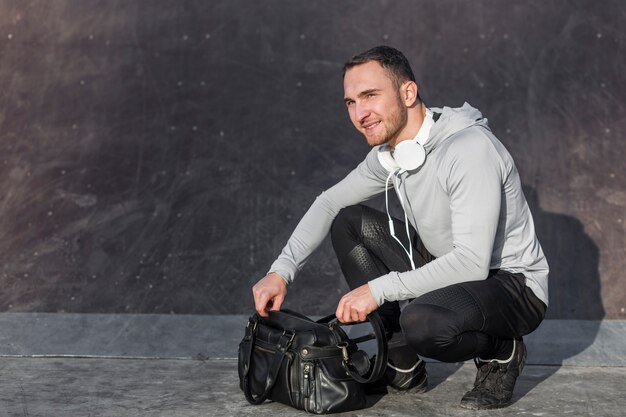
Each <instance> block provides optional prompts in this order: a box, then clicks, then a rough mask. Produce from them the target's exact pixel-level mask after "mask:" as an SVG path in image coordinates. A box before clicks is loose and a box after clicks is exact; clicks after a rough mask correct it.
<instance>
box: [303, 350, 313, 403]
mask: <svg viewBox="0 0 626 417" xmlns="http://www.w3.org/2000/svg"><path fill="white" fill-rule="evenodd" d="M302 379H303V385H304V387H303V390H302V391H303V396H304V401H303V406H304V411H306V412H307V413H310V412H311V410H310V408H311V391H313V393H314V392H315V386H314V379H315V373H314V369H313V363H312V362H305V363H304V366H303V369H302ZM313 406H315V404H313Z"/></svg>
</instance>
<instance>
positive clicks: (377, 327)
mask: <svg viewBox="0 0 626 417" xmlns="http://www.w3.org/2000/svg"><path fill="white" fill-rule="evenodd" d="M365 321H369V322H370V324H371V325H372V329H373V330H374V333H373V334H371V333H370V334H368V335H365V336H361V337H358V338H356V339H350V338H349V337H348V336H347V335H346V333H345V332H344V331H343V330H341V329H340V328H339V326H338V325H337V318H336V317H335V316H334V315H329V316H326V317H324V318H321V319H320V320H318V323H328V324H329V325H330V327H331V329H332V330H333V331H335V334H337V335H338V336H339V339H340V340H341V342H339V344H338V345H337V347H339V348H341V350H342V353H343V363H344V365H345V367H346V370H347V371H348V373H349V374H350V376H351V377H352V378H354V380H355V381H357V382H360V383H362V384H367V383H369V382H374V381H376V380H378V379H380V378H381V377H382V376H383V374H384V372H385V370H386V368H387V354H388V346H387V336H386V333H385V328H384V326H383V322H382V320H381V319H380V316H379V315H378V312H376V311H373V312H371V313H370V314H369V315H368V316H367V318H366V319H365ZM359 323H362V322H359ZM351 324H358V323H348V325H351ZM372 339H376V347H377V353H376V359H375V360H374V365H373V366H369V367H367V368H365V372H363V366H359V365H358V364H357V363H356V360H355V359H356V356H358V355H355V353H352V354H351V353H350V352H349V350H348V347H349V346H350V342H352V343H361V342H365V341H367V340H372ZM358 352H362V351H358ZM363 355H365V353H363ZM366 356H367V355H366ZM368 363H369V359H368Z"/></svg>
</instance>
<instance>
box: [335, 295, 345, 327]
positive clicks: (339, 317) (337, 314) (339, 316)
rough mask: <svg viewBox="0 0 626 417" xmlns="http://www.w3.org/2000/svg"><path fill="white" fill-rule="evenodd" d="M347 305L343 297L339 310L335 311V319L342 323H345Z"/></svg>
mask: <svg viewBox="0 0 626 417" xmlns="http://www.w3.org/2000/svg"><path fill="white" fill-rule="evenodd" d="M344 304H345V301H344V299H343V297H341V299H340V300H339V304H337V310H335V317H337V320H339V321H340V322H342V323H343V306H344Z"/></svg>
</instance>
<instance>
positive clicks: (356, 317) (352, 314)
mask: <svg viewBox="0 0 626 417" xmlns="http://www.w3.org/2000/svg"><path fill="white" fill-rule="evenodd" d="M350 319H351V321H359V312H358V311H357V310H356V309H354V308H353V309H352V310H351V311H350Z"/></svg>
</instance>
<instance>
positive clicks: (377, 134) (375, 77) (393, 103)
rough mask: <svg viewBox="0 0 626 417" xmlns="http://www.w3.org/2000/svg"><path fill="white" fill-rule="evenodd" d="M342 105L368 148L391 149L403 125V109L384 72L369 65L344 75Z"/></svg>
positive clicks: (405, 120) (376, 66) (404, 119)
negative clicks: (386, 146)
mask: <svg viewBox="0 0 626 417" xmlns="http://www.w3.org/2000/svg"><path fill="white" fill-rule="evenodd" d="M343 90H344V101H345V103H346V106H347V107H348V113H349V114H350V120H352V124H354V127H356V129H357V130H358V131H359V132H361V133H363V135H364V136H365V139H366V140H367V143H368V144H369V145H370V146H376V145H382V144H383V143H389V144H390V145H391V146H395V143H396V140H397V139H398V135H399V133H400V132H401V131H402V129H404V127H405V126H406V123H407V114H408V111H407V108H406V107H405V106H404V103H403V102H402V101H401V98H400V92H399V89H398V88H397V87H396V86H395V84H394V82H393V81H392V79H391V77H390V76H389V73H388V72H387V70H385V69H384V68H383V67H382V66H381V65H380V64H379V63H378V62H376V61H370V62H366V63H365V64H361V65H357V66H355V67H352V68H350V69H349V70H347V71H346V75H345V77H344V79H343Z"/></svg>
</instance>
